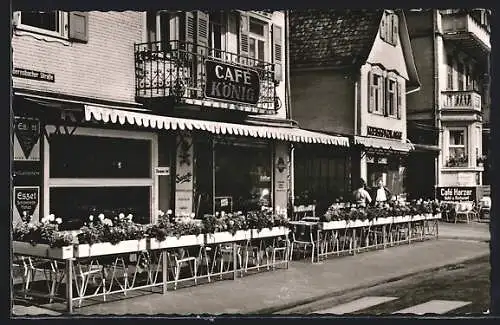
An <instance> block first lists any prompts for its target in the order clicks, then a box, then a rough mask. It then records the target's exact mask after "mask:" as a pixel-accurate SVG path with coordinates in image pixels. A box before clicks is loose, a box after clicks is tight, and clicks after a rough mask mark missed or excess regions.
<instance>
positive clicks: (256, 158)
mask: <svg viewBox="0 0 500 325" xmlns="http://www.w3.org/2000/svg"><path fill="white" fill-rule="evenodd" d="M271 162H272V161H271V149H270V147H269V146H267V145H266V146H264V145H263V146H259V147H256V146H255V147H254V146H235V145H230V144H217V145H216V147H215V199H216V207H217V206H219V205H220V204H218V203H217V202H222V203H223V205H224V208H226V207H227V206H228V205H231V210H233V211H243V212H246V211H251V210H256V209H260V208H261V207H262V206H271V205H272V202H271V200H272V193H271V191H272V186H271V185H272V173H271ZM218 198H220V200H218ZM224 210H226V209H224Z"/></svg>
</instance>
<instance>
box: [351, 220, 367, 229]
mask: <svg viewBox="0 0 500 325" xmlns="http://www.w3.org/2000/svg"><path fill="white" fill-rule="evenodd" d="M370 223H371V222H370V221H368V220H354V221H353V222H351V227H352V228H359V227H368V226H369V225H370Z"/></svg>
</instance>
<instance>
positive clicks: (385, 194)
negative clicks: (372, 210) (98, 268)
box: [372, 179, 392, 203]
mask: <svg viewBox="0 0 500 325" xmlns="http://www.w3.org/2000/svg"><path fill="white" fill-rule="evenodd" d="M377 185H378V187H377V188H375V189H373V192H372V197H373V198H374V202H375V203H379V202H387V201H389V200H390V199H391V196H392V194H391V192H390V191H389V190H388V189H387V187H385V186H384V181H383V180H382V179H379V180H378V183H377Z"/></svg>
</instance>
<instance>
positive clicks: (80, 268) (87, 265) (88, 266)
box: [73, 259, 106, 307]
mask: <svg viewBox="0 0 500 325" xmlns="http://www.w3.org/2000/svg"><path fill="white" fill-rule="evenodd" d="M73 272H74V278H75V279H74V281H75V286H76V293H77V295H78V297H79V298H80V299H79V300H78V306H79V307H81V305H82V301H83V297H84V296H85V293H86V292H87V288H88V284H89V281H90V280H91V281H92V284H94V285H95V286H96V288H95V290H94V293H93V294H94V295H96V294H97V293H98V292H99V290H100V289H101V288H102V291H103V299H104V300H106V290H105V289H106V278H105V277H104V269H103V267H102V265H100V264H99V261H98V260H96V259H91V260H90V261H78V262H77V263H76V265H75V267H74V269H73ZM97 277H99V278H100V280H99V284H97V281H96V278H97Z"/></svg>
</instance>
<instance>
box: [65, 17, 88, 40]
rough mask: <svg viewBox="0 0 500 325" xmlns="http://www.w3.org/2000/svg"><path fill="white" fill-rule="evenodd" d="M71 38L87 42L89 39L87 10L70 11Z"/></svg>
mask: <svg viewBox="0 0 500 325" xmlns="http://www.w3.org/2000/svg"><path fill="white" fill-rule="evenodd" d="M69 40H70V41H73V42H82V43H87V42H88V40H89V16H88V13H87V12H80V11H71V12H70V13H69Z"/></svg>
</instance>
